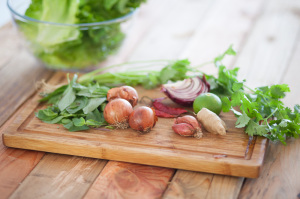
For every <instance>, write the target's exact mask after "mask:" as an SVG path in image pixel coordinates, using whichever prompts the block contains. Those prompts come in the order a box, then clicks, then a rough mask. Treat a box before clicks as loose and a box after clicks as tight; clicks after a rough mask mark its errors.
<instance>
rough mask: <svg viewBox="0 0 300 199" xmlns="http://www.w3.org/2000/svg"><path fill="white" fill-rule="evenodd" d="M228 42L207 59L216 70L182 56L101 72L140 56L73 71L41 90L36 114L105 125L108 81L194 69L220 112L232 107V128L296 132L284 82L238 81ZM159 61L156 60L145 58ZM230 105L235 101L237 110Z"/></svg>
mask: <svg viewBox="0 0 300 199" xmlns="http://www.w3.org/2000/svg"><path fill="white" fill-rule="evenodd" d="M235 54H236V52H235V51H234V50H233V49H232V48H231V47H230V48H228V49H227V50H226V52H225V53H223V54H222V55H220V56H218V57H217V58H215V59H214V60H213V63H214V64H215V66H216V67H217V68H218V76H217V77H215V76H212V75H208V74H203V73H201V71H199V70H197V69H196V68H195V67H192V66H191V65H190V62H189V61H188V60H176V61H165V62H164V63H166V66H165V67H163V69H162V70H160V71H152V70H134V71H130V72H116V73H111V72H106V73H103V71H105V70H106V69H110V68H113V67H119V66H121V65H128V64H137V63H145V62H135V63H124V64H119V65H114V66H110V67H107V68H101V69H98V70H95V71H92V72H90V73H87V74H84V75H83V76H81V77H80V78H79V81H78V82H79V83H77V82H76V80H77V76H74V78H73V80H72V81H70V82H69V84H68V85H65V86H62V87H60V88H58V89H57V90H55V91H54V92H52V93H49V94H47V95H45V96H44V98H43V99H42V100H41V101H47V102H48V103H50V104H53V105H51V106H49V107H48V108H46V109H44V110H40V111H39V112H38V113H37V117H38V118H40V119H41V120H43V121H45V122H48V123H61V124H64V126H65V127H66V128H68V129H69V130H70V131H75V130H85V129H88V128H89V127H99V126H102V125H106V123H105V121H104V119H103V113H102V111H103V106H105V103H106V98H105V97H106V92H107V90H108V86H115V85H119V84H126V85H130V86H136V85H142V86H143V87H144V88H148V89H149V88H155V87H157V86H160V85H162V84H165V83H167V82H168V81H172V82H176V81H179V80H183V79H186V78H190V77H194V76H197V75H199V74H200V75H202V76H203V75H205V78H206V79H207V81H208V82H209V84H210V89H211V90H210V92H211V93H214V94H216V95H218V96H219V97H220V98H221V100H222V110H223V112H229V111H233V112H234V114H235V116H236V117H237V122H236V128H244V127H245V132H246V133H247V134H248V135H249V136H253V135H259V136H264V137H266V138H268V139H270V140H272V141H281V142H282V143H284V144H285V143H286V142H285V140H286V139H287V138H288V137H295V138H298V137H299V134H300V106H299V105H298V104H297V105H295V106H294V110H291V109H290V108H289V107H286V106H285V105H284V104H283V102H282V101H281V100H282V99H283V98H284V97H285V95H286V93H287V92H290V89H289V87H288V85H286V84H278V85H272V86H263V87H258V88H255V89H251V88H249V87H248V86H246V84H245V80H244V81H239V80H238V78H237V73H238V70H239V68H233V69H227V68H226V67H225V66H224V65H223V64H222V60H223V59H224V57H225V56H226V55H235ZM147 63H151V64H153V63H154V64H161V63H162V61H149V62H147ZM234 107H238V108H239V111H237V110H235V109H234Z"/></svg>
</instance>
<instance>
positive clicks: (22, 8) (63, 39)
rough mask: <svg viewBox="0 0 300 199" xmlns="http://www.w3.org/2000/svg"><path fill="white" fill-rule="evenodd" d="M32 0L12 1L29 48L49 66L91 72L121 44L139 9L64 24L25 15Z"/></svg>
mask: <svg viewBox="0 0 300 199" xmlns="http://www.w3.org/2000/svg"><path fill="white" fill-rule="evenodd" d="M30 3H31V0H8V1H7V5H8V8H9V10H10V11H11V14H12V18H13V21H14V24H15V25H16V27H17V28H18V30H19V33H20V34H21V36H22V37H23V38H24V41H25V46H27V47H28V49H29V51H30V52H31V53H32V54H34V55H35V57H37V58H38V59H39V60H41V61H42V63H44V65H45V66H46V67H47V68H50V69H55V70H68V71H89V70H91V69H93V68H94V67H95V66H96V65H97V64H98V63H100V62H101V61H103V60H105V59H106V58H107V57H108V56H109V55H111V54H113V53H115V52H116V51H117V50H118V48H119V47H120V46H121V44H122V42H123V40H124V38H125V36H126V34H127V32H128V30H129V28H130V26H131V21H132V18H133V15H134V13H135V12H136V9H134V10H131V11H130V12H129V13H128V14H126V15H124V16H122V17H119V18H115V19H112V20H108V21H101V22H96V23H82V24H64V23H53V22H47V21H40V20H37V19H33V18H30V17H28V16H25V12H26V10H27V8H28V7H29V5H30Z"/></svg>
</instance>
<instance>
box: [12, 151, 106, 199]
mask: <svg viewBox="0 0 300 199" xmlns="http://www.w3.org/2000/svg"><path fill="white" fill-rule="evenodd" d="M43 160H45V161H41V162H40V163H39V164H38V165H37V166H36V167H35V168H34V170H33V171H32V172H31V173H30V174H29V175H28V176H27V177H26V179H25V180H24V181H23V182H22V183H21V185H20V186H19V187H18V189H17V190H16V191H15V192H14V193H13V194H12V195H11V197H10V198H11V199H12V198H24V199H27V198H28V199H31V198H72V199H73V198H74V199H76V198H82V197H83V196H84V194H85V192H86V190H87V189H88V187H89V186H90V184H91V183H92V182H93V181H94V179H95V177H96V176H97V175H98V174H99V172H100V171H101V170H102V168H103V167H104V166H105V164H106V161H104V160H97V159H89V158H80V157H70V156H63V155H60V156H58V155H55V154H48V155H47V156H44V158H43Z"/></svg>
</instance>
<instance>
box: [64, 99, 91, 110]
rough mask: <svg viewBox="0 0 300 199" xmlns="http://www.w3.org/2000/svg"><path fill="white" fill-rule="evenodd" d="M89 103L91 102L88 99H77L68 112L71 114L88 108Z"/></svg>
mask: <svg viewBox="0 0 300 199" xmlns="http://www.w3.org/2000/svg"><path fill="white" fill-rule="evenodd" d="M88 101H89V100H88V98H86V97H77V98H76V99H75V101H74V102H73V103H72V104H70V105H69V106H68V107H67V108H66V110H67V111H68V112H69V113H71V114H73V113H76V112H78V111H80V110H82V109H83V108H84V107H86V105H87V104H88Z"/></svg>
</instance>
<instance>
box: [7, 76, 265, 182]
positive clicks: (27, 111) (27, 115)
mask: <svg viewBox="0 0 300 199" xmlns="http://www.w3.org/2000/svg"><path fill="white" fill-rule="evenodd" d="M64 76H65V74H64V73H57V74H56V75H54V76H53V78H52V79H51V80H50V84H59V83H61V81H62V80H64V79H65V78H64ZM137 90H138V93H139V96H140V97H142V96H149V97H152V98H156V97H161V96H163V95H162V93H160V92H159V89H156V90H144V89H142V88H137ZM38 99H39V95H38V94H36V95H35V96H34V97H33V98H32V99H30V100H31V101H30V103H26V106H25V107H24V108H23V111H22V112H21V113H20V114H19V115H17V116H16V119H15V120H13V121H12V122H11V123H10V124H9V125H7V128H6V129H4V130H3V131H4V132H3V142H4V144H5V145H6V146H8V147H15V148H23V149H30V150H38V151H46V152H53V153H60V154H69V155H77V156H84V157H92V158H101V159H109V160H117V161H124V162H131V163H139V164H146V165H154V166H162V167H170V168H177V169H185V170H192V171H201V172H209V173H216V174H224V175H232V176H243V177H250V178H256V177H258V176H259V173H260V170H261V166H262V164H263V159H264V154H265V151H266V147H267V144H268V142H267V140H266V139H265V138H262V137H254V138H249V137H248V136H247V135H246V134H245V133H244V129H237V128H235V127H234V125H235V122H236V118H235V117H234V115H233V114H231V113H222V114H221V116H220V117H221V118H222V119H223V120H224V121H225V122H226V124H227V126H228V132H227V135H226V136H219V135H214V134H210V133H208V132H206V131H204V136H203V138H201V139H196V138H192V137H181V136H179V135H177V134H175V133H174V132H173V131H172V128H171V126H172V123H173V119H166V118H159V120H158V122H157V124H156V126H155V127H154V128H153V129H152V131H151V132H150V133H147V134H141V133H139V132H136V131H134V130H132V129H124V130H120V129H116V130H107V129H101V128H100V129H90V130H88V131H84V132H69V131H67V130H65V129H64V128H63V126H62V125H57V124H46V123H43V122H41V121H40V120H39V119H37V118H36V117H35V115H34V113H35V112H37V110H38V109H40V108H43V107H44V106H45V104H39V103H38ZM167 103H169V104H170V105H174V104H172V102H167Z"/></svg>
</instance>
